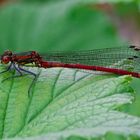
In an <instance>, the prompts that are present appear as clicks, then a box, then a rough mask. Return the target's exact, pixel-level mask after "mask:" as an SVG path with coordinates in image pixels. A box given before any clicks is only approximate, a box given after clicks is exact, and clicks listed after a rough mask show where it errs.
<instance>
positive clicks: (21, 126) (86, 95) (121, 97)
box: [0, 68, 140, 139]
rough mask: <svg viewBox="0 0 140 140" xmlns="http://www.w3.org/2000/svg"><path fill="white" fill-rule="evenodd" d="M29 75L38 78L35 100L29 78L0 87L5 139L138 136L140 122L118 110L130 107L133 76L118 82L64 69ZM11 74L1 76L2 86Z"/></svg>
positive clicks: (1, 129) (1, 133) (0, 133)
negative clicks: (30, 94) (122, 107)
mask: <svg viewBox="0 0 140 140" xmlns="http://www.w3.org/2000/svg"><path fill="white" fill-rule="evenodd" d="M3 69H4V68H3ZM28 70H30V71H32V72H35V73H38V74H39V77H38V79H37V81H36V83H35V85H34V86H33V87H32V96H31V97H28V89H29V86H30V83H31V82H32V80H33V77H32V76H31V75H25V76H22V77H19V78H11V79H8V80H6V81H5V82H1V86H0V87H1V88H0V137H1V138H7V137H11V138H12V137H29V136H39V135H42V134H47V135H46V137H47V138H49V139H51V138H54V139H61V138H62V137H63V138H64V139H65V138H68V137H70V136H74V135H76V136H82V137H87V136H91V137H99V136H102V135H104V134H106V133H107V132H109V131H111V132H114V133H119V134H121V135H125V136H129V135H130V134H135V135H138V136H140V132H139V128H140V119H139V118H137V117H133V116H130V115H128V114H125V113H122V112H119V111H117V110H115V109H117V108H118V107H120V106H122V105H123V104H127V103H132V100H133V96H132V95H131V94H130V92H131V93H132V91H133V90H132V89H131V88H130V87H129V82H130V80H131V78H130V77H129V76H120V77H118V78H117V77H116V78H114V77H112V75H98V74H95V73H89V72H85V71H79V70H72V69H61V68H53V69H37V68H29V69H28ZM1 71H2V68H1ZM13 74H16V73H14V71H13V72H12V71H11V72H8V73H5V74H2V75H1V76H0V81H2V80H3V79H5V78H7V77H10V76H12V75H13ZM19 81H20V82H19Z"/></svg>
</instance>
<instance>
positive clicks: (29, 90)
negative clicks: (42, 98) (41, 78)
mask: <svg viewBox="0 0 140 140" xmlns="http://www.w3.org/2000/svg"><path fill="white" fill-rule="evenodd" d="M18 68H19V70H20V71H23V72H26V73H28V74H31V75H33V76H34V79H33V80H32V83H31V84H30V86H29V89H28V96H29V97H31V90H32V87H33V86H34V84H35V82H36V80H37V77H38V75H37V74H35V73H33V72H31V71H28V70H25V69H23V68H21V67H20V66H19V65H18Z"/></svg>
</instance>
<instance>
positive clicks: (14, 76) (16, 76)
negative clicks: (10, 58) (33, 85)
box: [1, 63, 23, 82]
mask: <svg viewBox="0 0 140 140" xmlns="http://www.w3.org/2000/svg"><path fill="white" fill-rule="evenodd" d="M12 65H13V66H14V69H15V70H16V71H17V72H18V73H19V75H13V76H10V77H8V78H5V79H4V80H2V81H1V82H5V81H6V80H9V79H12V78H18V77H21V76H22V75H23V74H22V73H21V71H20V70H19V68H18V67H16V66H15V63H12Z"/></svg>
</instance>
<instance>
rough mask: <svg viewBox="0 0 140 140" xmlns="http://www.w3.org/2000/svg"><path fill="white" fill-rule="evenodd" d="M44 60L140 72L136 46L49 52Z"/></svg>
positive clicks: (139, 49) (139, 60)
mask: <svg viewBox="0 0 140 140" xmlns="http://www.w3.org/2000/svg"><path fill="white" fill-rule="evenodd" d="M43 59H45V60H46V61H51V62H60V63H68V64H71V63H73V64H83V65H95V66H103V67H110V68H119V69H124V70H129V71H132V70H133V71H135V72H139V71H140V64H139V62H140V48H139V47H135V46H130V47H119V48H105V49H95V50H88V51H71V52H48V54H47V55H45V56H43Z"/></svg>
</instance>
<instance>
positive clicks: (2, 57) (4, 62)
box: [1, 50, 12, 64]
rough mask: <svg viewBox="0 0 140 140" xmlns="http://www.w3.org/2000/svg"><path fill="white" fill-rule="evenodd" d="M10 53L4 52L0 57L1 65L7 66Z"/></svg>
mask: <svg viewBox="0 0 140 140" xmlns="http://www.w3.org/2000/svg"><path fill="white" fill-rule="evenodd" d="M11 56H12V52H11V51H9V50H8V51H5V52H4V54H3V55H2V56H1V63H3V64H8V63H9V62H10V61H11Z"/></svg>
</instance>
